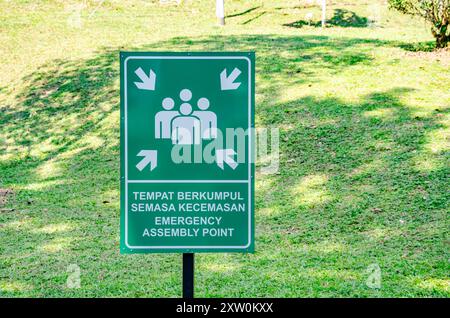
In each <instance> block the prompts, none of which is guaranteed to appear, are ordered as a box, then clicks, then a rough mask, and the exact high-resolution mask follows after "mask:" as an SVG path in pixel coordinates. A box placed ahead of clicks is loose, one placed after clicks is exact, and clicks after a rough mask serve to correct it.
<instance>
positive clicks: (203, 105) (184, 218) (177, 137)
mask: <svg viewBox="0 0 450 318" xmlns="http://www.w3.org/2000/svg"><path fill="white" fill-rule="evenodd" d="M254 67H255V65H254V53H241V52H239V53H238V52H220V53H219V52H214V53H206V52H202V53H178V52H177V53H174V52H165V53H159V52H158V53H157V52H121V53H120V71H121V83H120V92H121V94H120V98H121V108H120V111H121V116H120V128H121V134H120V136H121V137H120V138H121V143H120V145H121V151H120V159H121V161H120V162H121V164H120V171H121V202H120V203H121V238H120V243H121V244H120V245H121V252H122V253H149V252H154V253H159V252H183V253H192V252H253V251H254V199H253V193H254V160H253V158H254V157H255V155H254V146H253V145H254V94H255V93H254V82H255V79H254Z"/></svg>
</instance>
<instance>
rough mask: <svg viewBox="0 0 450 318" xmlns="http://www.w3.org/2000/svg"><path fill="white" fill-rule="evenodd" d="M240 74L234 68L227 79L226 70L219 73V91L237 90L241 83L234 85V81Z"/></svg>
mask: <svg viewBox="0 0 450 318" xmlns="http://www.w3.org/2000/svg"><path fill="white" fill-rule="evenodd" d="M240 74H241V71H240V70H239V69H238V68H236V67H235V68H234V70H233V72H231V74H230V75H229V76H228V77H227V69H224V70H223V71H222V73H220V88H221V90H223V91H225V90H230V89H237V88H238V87H239V85H241V83H234V80H235V79H236V78H237V77H238V76H239V75H240Z"/></svg>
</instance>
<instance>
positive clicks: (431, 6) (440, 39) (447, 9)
mask: <svg viewBox="0 0 450 318" xmlns="http://www.w3.org/2000/svg"><path fill="white" fill-rule="evenodd" d="M389 6H390V7H391V8H394V9H396V10H398V11H400V12H402V13H405V14H410V15H417V16H421V17H423V18H424V19H425V20H427V21H428V22H430V23H431V33H433V36H434V37H435V39H436V47H437V48H443V47H446V46H447V45H448V43H449V41H450V28H449V23H450V0H389Z"/></svg>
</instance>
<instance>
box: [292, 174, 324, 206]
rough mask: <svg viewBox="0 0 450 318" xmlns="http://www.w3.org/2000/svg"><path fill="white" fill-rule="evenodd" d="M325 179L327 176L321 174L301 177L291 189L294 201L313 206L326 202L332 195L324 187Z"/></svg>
mask: <svg viewBox="0 0 450 318" xmlns="http://www.w3.org/2000/svg"><path fill="white" fill-rule="evenodd" d="M327 181H328V176H327V175H323V174H316V175H309V176H305V177H303V178H301V179H300V181H299V182H298V183H297V184H296V185H295V186H294V187H293V189H292V191H291V194H292V196H293V197H294V202H295V203H296V204H299V205H305V206H314V205H317V204H324V203H326V202H328V201H329V200H331V198H332V196H331V194H329V193H328V191H327V189H326V183H327Z"/></svg>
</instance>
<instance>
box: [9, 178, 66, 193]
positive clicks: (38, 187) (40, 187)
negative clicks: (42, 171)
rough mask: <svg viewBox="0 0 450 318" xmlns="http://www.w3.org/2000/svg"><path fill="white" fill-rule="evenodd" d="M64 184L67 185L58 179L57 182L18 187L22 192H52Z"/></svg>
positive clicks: (50, 181)
mask: <svg viewBox="0 0 450 318" xmlns="http://www.w3.org/2000/svg"><path fill="white" fill-rule="evenodd" d="M63 184H66V181H65V180H63V179H56V180H47V181H42V182H34V183H28V184H25V185H23V186H18V187H17V188H18V189H22V190H31V191H42V190H50V189H51V188H52V187H55V186H57V185H63Z"/></svg>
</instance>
